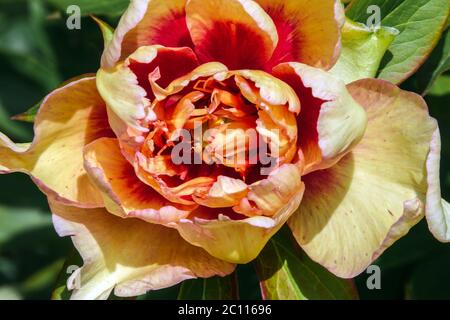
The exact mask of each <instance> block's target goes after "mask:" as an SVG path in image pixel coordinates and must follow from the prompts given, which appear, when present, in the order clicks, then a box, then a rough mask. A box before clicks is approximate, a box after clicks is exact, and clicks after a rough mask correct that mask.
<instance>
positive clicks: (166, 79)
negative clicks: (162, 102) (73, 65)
mask: <svg viewBox="0 0 450 320" xmlns="http://www.w3.org/2000/svg"><path fill="white" fill-rule="evenodd" d="M197 66H198V63H197V59H196V57H195V55H194V53H193V52H192V50H191V49H189V48H165V47H162V46H149V47H140V48H139V49H138V50H136V52H134V53H133V54H132V55H130V56H129V57H128V58H127V59H126V60H125V62H124V63H120V64H118V65H117V66H115V67H114V68H112V69H100V70H99V71H98V73H97V86H98V90H99V92H100V94H101V95H102V97H103V99H104V100H105V102H106V104H107V106H108V109H109V111H110V112H108V115H109V118H110V123H111V127H112V129H113V130H114V132H115V133H116V135H117V137H119V139H121V142H122V141H124V140H127V139H129V138H130V137H135V136H139V135H140V133H141V132H145V131H147V129H146V128H145V124H146V122H148V121H149V120H152V119H153V118H154V117H156V115H154V114H152V111H151V110H150V103H151V100H152V99H154V95H153V92H152V87H151V85H152V83H151V82H150V79H149V74H152V73H153V72H154V71H155V70H159V73H160V75H161V77H159V78H158V79H154V81H155V83H156V85H163V86H165V85H168V84H169V83H170V82H172V81H173V80H175V79H177V78H178V77H181V76H182V75H185V74H186V73H189V72H191V71H192V70H193V69H195V68H196V67H197ZM153 120H154V119H153Z"/></svg>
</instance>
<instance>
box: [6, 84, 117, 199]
mask: <svg viewBox="0 0 450 320" xmlns="http://www.w3.org/2000/svg"><path fill="white" fill-rule="evenodd" d="M34 131H35V138H34V140H33V143H32V144H25V145H23V144H19V145H15V144H14V143H13V142H11V141H10V140H9V139H8V138H7V137H6V136H4V135H2V134H0V173H9V172H24V173H27V174H29V175H30V176H31V177H32V178H33V180H34V181H35V182H36V184H37V185H38V186H39V188H40V189H41V190H42V191H43V192H44V193H46V194H47V195H49V196H50V197H52V198H57V199H58V200H59V201H62V202H64V203H67V204H71V205H76V206H81V207H99V206H102V205H103V201H102V198H101V195H100V193H99V191H98V190H97V189H96V187H95V186H94V185H93V184H92V183H91V182H90V181H89V179H88V176H87V173H86V171H85V170H84V168H83V148H84V146H85V145H87V144H89V143H90V142H92V141H94V140H96V139H98V138H101V137H111V136H113V133H112V132H111V129H110V127H109V125H108V121H107V116H106V108H105V104H104V102H103V101H102V99H101V97H100V95H99V94H98V92H97V89H96V86H95V78H92V77H91V78H83V79H81V80H77V81H74V82H71V83H69V84H68V85H66V86H64V87H62V88H59V89H57V90H55V91H53V92H52V93H51V94H49V95H48V96H47V97H46V98H45V99H44V101H43V102H42V105H41V107H40V109H39V112H38V114H37V116H36V120H35V126H34Z"/></svg>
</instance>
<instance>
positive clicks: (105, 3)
mask: <svg viewBox="0 0 450 320" xmlns="http://www.w3.org/2000/svg"><path fill="white" fill-rule="evenodd" d="M47 2H48V3H50V4H51V5H53V6H54V7H56V8H58V9H59V10H62V11H64V12H67V8H68V7H69V6H71V5H76V6H78V7H80V9H81V14H82V15H89V14H98V15H108V16H118V15H121V14H122V13H123V12H124V11H125V9H126V8H127V7H128V4H129V3H130V1H129V0H95V1H93V0H47Z"/></svg>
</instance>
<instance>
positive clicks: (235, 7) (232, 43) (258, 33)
mask: <svg viewBox="0 0 450 320" xmlns="http://www.w3.org/2000/svg"><path fill="white" fill-rule="evenodd" d="M186 15H187V16H186V19H187V25H188V28H189V31H190V33H191V37H192V41H193V42H194V45H195V51H196V53H197V55H198V57H199V59H200V61H201V62H211V61H218V62H221V63H223V64H225V65H226V66H227V67H228V68H230V69H242V68H248V69H258V68H261V67H262V66H263V65H264V64H265V63H266V62H267V61H268V60H269V59H270V57H271V56H272V53H273V50H274V49H275V47H276V45H277V42H278V34H277V30H276V28H275V25H274V24H273V21H272V19H271V18H270V17H269V16H268V15H267V13H265V12H264V10H263V9H262V8H261V7H260V6H259V5H258V4H257V3H255V2H254V1H253V0H216V1H202V0H189V1H188V2H187V4H186Z"/></svg>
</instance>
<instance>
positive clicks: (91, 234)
mask: <svg viewBox="0 0 450 320" xmlns="http://www.w3.org/2000/svg"><path fill="white" fill-rule="evenodd" d="M50 207H51V209H52V212H53V214H54V215H53V223H54V225H55V228H56V231H57V232H58V234H59V235H60V236H71V237H72V240H73V242H74V244H75V246H76V248H77V250H78V251H79V252H80V254H81V256H82V258H83V261H84V266H83V267H82V268H81V269H79V271H78V272H77V273H76V274H75V275H78V274H81V281H80V282H81V287H80V288H78V289H75V290H74V292H73V295H72V299H100V298H107V297H108V295H109V293H110V292H111V290H112V289H113V288H114V287H115V291H114V293H115V294H116V295H117V296H121V297H131V296H137V295H141V294H144V293H145V292H146V291H149V290H158V289H162V288H166V287H170V286H173V285H175V284H177V283H179V282H181V281H183V280H186V279H191V278H196V277H201V278H208V277H211V276H214V275H220V276H225V275H227V274H229V273H231V272H232V271H233V270H234V266H233V265H232V264H229V263H226V262H223V261H220V260H218V259H215V258H213V257H211V256H210V255H208V254H207V253H206V252H205V251H204V250H202V249H200V248H196V247H194V246H191V245H189V244H188V243H187V242H185V241H184V240H183V239H182V238H181V237H180V236H179V235H178V233H177V232H176V231H175V230H172V229H169V228H166V227H163V226H158V225H154V224H150V223H146V222H144V221H141V220H138V219H121V218H119V217H115V216H113V215H111V214H109V213H108V212H106V211H105V210H104V209H91V210H86V209H78V208H73V207H66V206H63V205H60V204H58V203H56V202H50Z"/></svg>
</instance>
